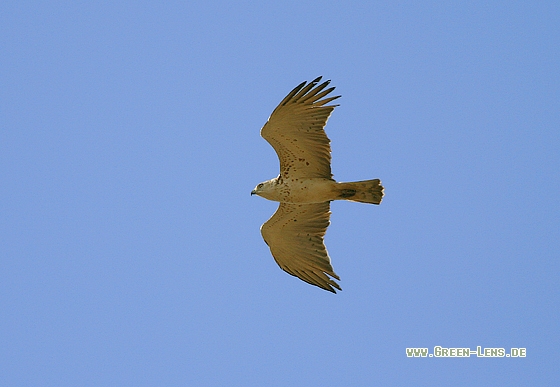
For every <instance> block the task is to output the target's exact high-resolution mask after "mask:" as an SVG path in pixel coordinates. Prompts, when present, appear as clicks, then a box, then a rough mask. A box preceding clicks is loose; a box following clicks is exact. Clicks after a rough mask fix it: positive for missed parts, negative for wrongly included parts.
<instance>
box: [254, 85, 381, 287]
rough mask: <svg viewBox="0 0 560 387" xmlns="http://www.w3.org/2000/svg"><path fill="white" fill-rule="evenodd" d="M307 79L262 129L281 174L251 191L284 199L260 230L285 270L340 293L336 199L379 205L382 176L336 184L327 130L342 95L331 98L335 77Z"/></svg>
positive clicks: (274, 112)
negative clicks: (332, 247)
mask: <svg viewBox="0 0 560 387" xmlns="http://www.w3.org/2000/svg"><path fill="white" fill-rule="evenodd" d="M320 80H321V77H318V78H316V79H314V80H313V81H311V82H309V83H307V82H302V83H301V84H299V85H298V86H297V87H296V88H295V89H293V90H292V91H291V92H290V93H289V94H288V95H287V96H286V98H284V99H283V100H282V102H280V104H279V105H278V107H276V109H274V111H273V112H272V114H271V115H270V118H269V119H268V121H267V123H266V124H265V125H264V126H263V128H262V129H261V136H262V137H263V138H264V139H265V140H266V141H268V142H269V143H270V145H272V147H273V148H274V150H275V151H276V153H277V154H278V158H279V159H280V175H278V177H275V178H274V179H271V180H268V181H265V182H263V183H260V184H259V185H257V186H256V187H255V189H254V190H253V191H252V192H251V195H253V194H255V195H259V196H262V197H263V198H265V199H269V200H274V201H276V202H280V206H279V207H278V210H276V212H275V213H274V215H273V216H272V217H271V218H270V219H269V220H268V221H266V223H264V224H263V225H262V227H261V234H262V236H263V238H264V241H265V242H266V244H267V245H268V246H269V247H270V251H271V253H272V256H273V257H274V260H275V261H276V263H278V265H279V266H280V268H282V269H283V270H284V271H286V272H288V273H289V274H291V275H293V276H296V277H298V278H299V279H301V280H303V281H305V282H307V283H310V284H311V285H315V286H318V287H320V288H322V289H325V290H328V291H330V292H333V293H336V291H335V289H334V288H336V289H338V290H342V289H341V287H340V286H339V285H338V283H336V282H335V281H334V280H335V279H336V280H339V281H340V278H339V277H338V276H337V275H336V274H335V272H334V271H333V268H332V266H331V260H330V258H329V254H328V252H327V249H326V247H325V244H324V241H323V238H324V236H325V232H326V231H327V227H328V226H329V223H330V221H329V218H330V214H331V212H330V202H331V200H350V201H354V202H361V203H372V204H379V203H381V199H382V198H383V186H382V185H381V181H380V180H379V179H374V180H365V181H357V182H352V183H337V182H336V181H335V180H334V179H333V178H332V177H333V175H332V173H331V147H330V145H329V144H330V140H329V138H328V137H327V134H326V133H325V130H324V129H323V128H324V127H325V125H326V124H327V120H328V118H329V116H330V115H331V113H332V112H333V110H334V108H335V107H336V106H338V105H327V104H328V103H329V102H332V101H334V100H335V99H337V98H339V97H340V96H339V95H338V96H335V97H328V98H326V97H327V95H329V93H331V92H332V91H333V90H334V87H330V88H328V89H325V88H326V87H327V86H328V85H329V82H330V81H326V82H323V83H321V84H320V85H317V84H318V83H319V81H320Z"/></svg>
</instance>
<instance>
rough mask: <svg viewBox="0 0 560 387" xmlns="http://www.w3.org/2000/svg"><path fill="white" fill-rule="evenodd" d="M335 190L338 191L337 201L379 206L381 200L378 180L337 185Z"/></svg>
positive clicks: (379, 181) (381, 188) (380, 187)
mask: <svg viewBox="0 0 560 387" xmlns="http://www.w3.org/2000/svg"><path fill="white" fill-rule="evenodd" d="M337 188H338V189H339V197H338V199H341V200H350V201H353V202H360V203H371V204H379V203H381V200H382V199H383V186H382V185H381V180H379V179H373V180H364V181H354V182H351V183H338V184H337Z"/></svg>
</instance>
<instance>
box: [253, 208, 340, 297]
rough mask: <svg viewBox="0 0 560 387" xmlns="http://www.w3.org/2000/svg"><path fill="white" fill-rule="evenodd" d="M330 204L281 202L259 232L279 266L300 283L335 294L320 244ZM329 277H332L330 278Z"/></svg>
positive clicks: (327, 223) (331, 270)
mask: <svg viewBox="0 0 560 387" xmlns="http://www.w3.org/2000/svg"><path fill="white" fill-rule="evenodd" d="M330 214H331V212H330V203H329V202H324V203H310V204H293V203H280V206H279V207H278V210H276V212H275V213H274V215H272V217H271V218H270V219H269V220H268V221H267V222H266V223H264V224H263V225H262V227H261V233H262V236H263V238H264V241H265V242H266V244H267V245H268V247H270V251H271V253H272V256H273V257H274V259H275V260H276V263H278V266H280V268H282V269H283V270H284V271H286V272H288V273H289V274H291V275H293V276H296V277H298V278H300V279H301V280H303V281H305V282H307V283H310V284H311V285H315V286H318V287H320V288H322V289H325V290H328V291H330V292H333V293H336V291H335V290H334V288H336V289H338V290H342V289H341V288H340V286H339V285H338V284H337V283H336V282H335V281H334V280H333V279H332V278H334V279H337V280H340V278H339V277H338V276H337V275H336V274H335V273H334V271H333V268H332V266H331V260H330V258H329V254H328V253H327V249H326V247H325V244H324V242H323V237H324V236H325V232H326V231H327V227H328V226H329V223H330V221H329V217H330ZM330 277H332V278H330Z"/></svg>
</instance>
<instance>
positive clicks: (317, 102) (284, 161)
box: [261, 77, 340, 179]
mask: <svg viewBox="0 0 560 387" xmlns="http://www.w3.org/2000/svg"><path fill="white" fill-rule="evenodd" d="M320 80H321V77H318V78H316V79H314V80H313V81H311V82H309V83H307V84H306V82H303V83H301V84H299V85H298V86H296V88H295V89H293V90H292V91H291V92H290V93H289V94H288V95H287V96H286V98H284V99H283V100H282V102H280V104H279V105H278V107H276V109H274V111H273V112H272V114H271V115H270V118H269V119H268V121H267V123H266V124H265V125H264V126H263V128H262V129H261V136H263V138H264V139H265V140H266V141H268V142H269V143H270V145H272V147H273V148H274V150H275V151H276V154H277V155H278V159H279V160H280V174H281V175H282V177H284V178H287V177H295V178H302V177H303V178H305V177H322V178H326V179H330V178H331V177H332V174H331V147H330V140H329V138H328V137H327V135H326V133H325V131H324V129H323V128H324V127H325V125H326V124H327V120H328V118H329V116H330V115H331V113H332V111H333V110H334V108H335V107H336V106H338V105H327V104H328V103H329V102H331V101H333V100H335V99H337V98H339V97H340V96H335V97H328V98H324V97H326V96H327V95H328V94H329V93H330V92H331V91H333V90H334V87H330V88H328V89H326V90H324V89H325V88H326V87H327V86H328V85H329V82H330V81H326V82H323V83H321V84H320V85H317V84H318V83H319V81H320Z"/></svg>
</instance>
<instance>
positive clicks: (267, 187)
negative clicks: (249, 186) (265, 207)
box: [251, 178, 278, 200]
mask: <svg viewBox="0 0 560 387" xmlns="http://www.w3.org/2000/svg"><path fill="white" fill-rule="evenodd" d="M277 184H278V178H274V179H270V180H267V181H263V182H262V183H259V184H257V186H256V187H255V189H254V190H252V191H251V195H259V196H261V197H263V198H265V199H269V200H274V199H272V196H273V195H274V193H275V192H276V190H275V188H276V185H277Z"/></svg>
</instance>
